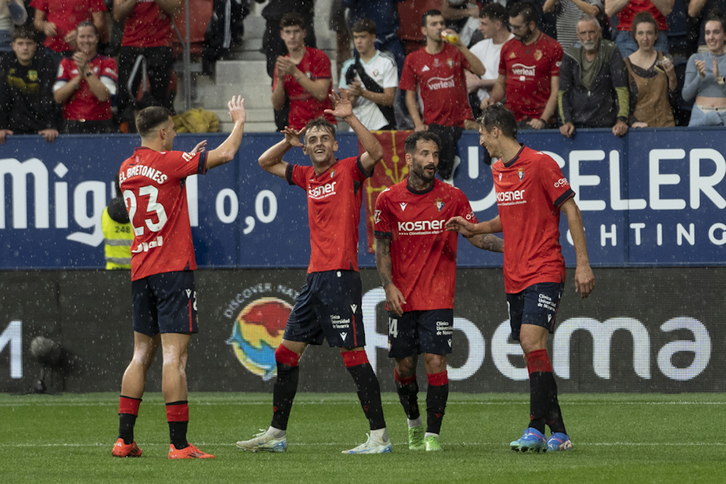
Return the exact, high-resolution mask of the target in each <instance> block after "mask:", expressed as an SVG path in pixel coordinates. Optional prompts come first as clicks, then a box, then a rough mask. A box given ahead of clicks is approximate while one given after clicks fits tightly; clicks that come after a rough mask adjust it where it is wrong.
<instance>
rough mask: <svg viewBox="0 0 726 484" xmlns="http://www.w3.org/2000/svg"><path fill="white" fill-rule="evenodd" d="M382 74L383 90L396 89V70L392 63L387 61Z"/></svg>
mask: <svg viewBox="0 0 726 484" xmlns="http://www.w3.org/2000/svg"><path fill="white" fill-rule="evenodd" d="M387 64H388V67H386V69H385V72H384V73H383V88H384V89H385V88H387V87H398V68H397V67H396V64H395V63H394V62H393V61H389V62H388V63H387Z"/></svg>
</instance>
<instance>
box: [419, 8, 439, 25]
mask: <svg viewBox="0 0 726 484" xmlns="http://www.w3.org/2000/svg"><path fill="white" fill-rule="evenodd" d="M439 15H441V16H442V17H443V16H444V14H442V13H441V10H436V9H435V8H433V9H431V10H426V11H425V12H424V14H423V15H421V27H426V22H427V21H428V19H429V17H438V16H439Z"/></svg>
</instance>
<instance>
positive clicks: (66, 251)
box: [0, 128, 726, 269]
mask: <svg viewBox="0 0 726 484" xmlns="http://www.w3.org/2000/svg"><path fill="white" fill-rule="evenodd" d="M723 134H724V130H722V129H718V128H711V129H699V130H691V129H684V128H677V129H659V130H653V129H643V130H631V131H630V133H629V134H628V135H627V136H626V137H625V138H617V137H615V136H613V135H612V133H611V132H610V130H582V131H579V132H578V133H577V135H576V136H575V137H574V138H573V139H571V140H569V139H565V138H563V137H562V136H561V135H560V134H559V133H558V132H556V131H544V132H532V131H527V132H523V133H521V134H520V137H519V138H520V141H522V142H523V143H525V144H526V145H528V146H530V147H531V148H533V149H537V150H541V151H543V152H546V153H548V154H550V155H551V156H553V157H554V158H555V160H556V161H557V162H558V163H559V164H560V166H561V167H562V170H563V173H564V175H565V176H566V177H567V178H568V180H569V181H570V183H571V185H572V186H573V189H574V190H575V192H577V198H576V200H577V203H578V205H579V207H580V209H581V211H582V216H583V220H584V225H585V230H586V234H587V239H588V251H589V255H590V262H591V264H592V265H593V266H598V267H632V266H713V265H725V264H724V260H725V258H724V256H723V247H722V246H723V245H724V244H725V243H726V217H725V216H724V214H725V213H726V212H725V211H724V209H725V208H726V181H725V180H724V178H725V177H726V161H725V160H724V157H723V155H722V153H723V152H724V151H725V150H724V148H725V147H724V142H723V141H722V140H723ZM224 137H225V135H224V134H207V135H181V136H179V137H178V139H177V141H176V145H175V148H176V149H179V150H189V149H191V148H192V147H193V146H194V145H195V144H196V143H197V142H198V141H200V140H201V139H207V140H208V141H209V145H208V146H210V147H215V146H217V145H218V144H219V143H221V141H222V140H223V139H224ZM338 138H339V145H340V149H339V156H340V157H341V158H342V157H346V156H354V155H355V154H357V150H358V148H357V140H356V138H355V137H354V136H353V135H352V134H349V133H341V134H339V135H338ZM280 139H281V138H280V135H279V134H277V133H269V134H248V135H245V138H244V139H243V142H242V147H241V148H240V151H239V154H238V155H237V157H236V159H235V160H233V161H232V162H231V163H229V164H228V165H225V166H223V167H221V168H217V169H214V170H211V171H210V172H209V173H208V174H207V175H205V176H196V177H190V178H189V179H188V183H187V190H188V194H189V207H190V218H191V221H192V227H193V228H192V231H193V236H194V242H195V247H196V255H197V263H198V265H199V266H200V267H207V268H213V267H220V268H253V267H254V268H268V267H269V268H302V267H306V266H307V263H308V258H309V254H310V246H309V233H308V226H307V208H306V198H305V196H306V195H305V192H304V191H303V190H301V189H300V188H298V187H290V186H288V184H287V182H286V181H285V180H282V179H279V178H277V177H274V176H272V175H269V174H268V173H266V172H263V171H262V170H261V169H260V168H259V166H258V164H257V158H258V157H259V156H260V155H261V154H262V153H263V152H264V151H265V150H266V149H267V148H269V147H270V146H271V145H273V144H274V143H276V142H278V141H279V140H280ZM137 144H138V137H137V136H132V135H116V136H110V137H105V136H104V137H100V136H81V135H78V136H62V137H60V138H58V139H57V140H56V141H55V143H52V144H46V143H44V142H43V140H42V138H39V137H34V136H13V137H9V138H8V141H7V143H6V144H4V145H1V146H0V175H2V178H3V182H2V183H1V184H0V190H1V191H2V197H1V198H3V200H4V203H3V205H2V206H0V207H1V208H0V247H2V249H3V250H2V252H0V269H20V268H23V269H88V268H100V267H103V266H104V261H103V235H102V233H101V223H100V219H101V213H102V211H103V208H104V207H105V206H106V204H107V203H108V201H109V200H110V198H111V196H112V194H113V182H112V180H113V177H114V175H115V173H116V171H117V170H118V167H119V166H120V164H121V162H122V161H123V160H124V159H125V158H126V157H128V156H130V154H131V153H132V151H133V148H134V147H135V146H136V145H137ZM458 150H459V155H460V157H461V164H460V166H459V168H458V170H457V173H456V176H455V179H454V182H455V185H456V186H458V187H459V188H461V189H462V190H463V192H464V193H465V194H466V195H467V196H468V197H469V200H470V201H471V204H472V207H473V209H474V211H475V213H476V215H477V217H478V218H479V220H486V219H489V218H492V217H494V216H496V213H497V211H496V204H495V201H496V198H495V195H494V192H493V182H492V177H491V174H490V173H491V172H490V170H489V167H488V166H487V165H485V164H483V163H482V161H481V160H482V155H483V148H481V147H479V146H478V135H477V133H475V132H471V131H470V132H465V133H464V135H463V136H462V138H461V140H460V142H459V147H458ZM285 159H286V161H289V162H293V163H301V164H308V163H309V159H308V158H307V157H306V156H305V155H304V154H303V153H302V151H301V150H292V151H290V152H289V153H288V155H287V156H286V157H285ZM364 223H365V217H363V216H362V217H361V232H360V233H361V241H360V247H361V250H360V253H359V262H360V266H361V267H374V266H375V260H374V257H373V254H369V253H367V251H366V250H365V226H364ZM561 229H562V230H561V231H562V237H561V241H560V243H561V244H562V246H563V251H564V254H565V260H566V261H567V263H568V265H571V264H574V261H575V257H574V250H573V249H572V245H571V243H570V242H569V241H568V237H567V222H566V220H565V218H564V217H563V220H562V226H561ZM459 246H460V252H459V265H460V266H464V267H499V266H501V264H502V258H501V255H499V254H491V253H488V252H483V251H480V250H478V249H475V248H473V247H471V246H470V245H469V244H468V243H466V242H465V241H462V242H461V244H460V245H459Z"/></svg>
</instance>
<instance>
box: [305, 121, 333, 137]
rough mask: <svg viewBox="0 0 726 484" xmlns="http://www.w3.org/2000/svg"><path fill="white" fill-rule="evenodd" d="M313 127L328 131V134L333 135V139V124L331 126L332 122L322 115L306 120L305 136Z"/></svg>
mask: <svg viewBox="0 0 726 484" xmlns="http://www.w3.org/2000/svg"><path fill="white" fill-rule="evenodd" d="M315 128H317V129H324V130H325V131H328V132H329V133H330V134H332V135H333V139H335V126H333V123H331V122H330V121H328V120H327V119H325V118H324V117H322V116H320V117H317V118H315V119H311V120H310V121H308V124H306V125H305V136H306V137H307V134H308V133H309V132H310V131H312V130H313V129H315Z"/></svg>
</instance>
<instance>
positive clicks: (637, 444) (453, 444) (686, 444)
mask: <svg viewBox="0 0 726 484" xmlns="http://www.w3.org/2000/svg"><path fill="white" fill-rule="evenodd" d="M138 445H139V447H167V446H168V445H169V444H162V443H158V442H155V443H151V442H146V443H145V442H138ZM197 445H199V446H216V447H230V446H234V445H235V444H234V442H223V443H219V442H197ZM347 445H352V442H320V443H315V444H311V443H294V442H293V443H288V446H290V447H320V446H328V447H333V446H340V447H345V446H347ZM393 445H394V446H408V443H406V442H400V443H394V444H393ZM447 445H448V446H451V447H456V446H463V447H476V446H480V447H481V446H501V447H505V446H507V445H508V444H506V443H505V442H444V446H447ZM588 446H593V447H615V446H622V447H706V446H720V447H723V446H726V442H576V443H575V447H588ZM53 447H74V448H85V447H109V448H110V447H113V443H112V442H103V443H101V442H96V443H85V444H83V443H81V444H62V443H57V444H54V443H44V444H0V449H2V448H53Z"/></svg>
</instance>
